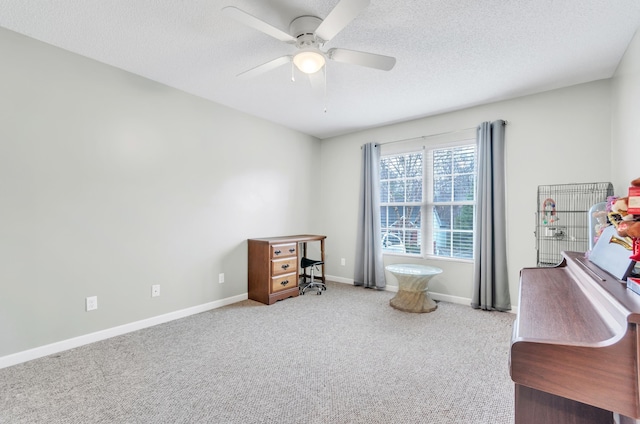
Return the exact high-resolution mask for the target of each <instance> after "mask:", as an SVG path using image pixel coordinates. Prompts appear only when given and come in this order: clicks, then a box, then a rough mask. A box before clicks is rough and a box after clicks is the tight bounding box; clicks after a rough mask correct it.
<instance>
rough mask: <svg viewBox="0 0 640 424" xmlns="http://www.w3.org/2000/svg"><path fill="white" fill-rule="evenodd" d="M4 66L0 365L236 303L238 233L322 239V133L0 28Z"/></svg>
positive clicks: (241, 279) (242, 241)
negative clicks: (155, 289)
mask: <svg viewBox="0 0 640 424" xmlns="http://www.w3.org/2000/svg"><path fill="white" fill-rule="evenodd" d="M0 57H2V65H1V66H0V119H1V122H0V340H1V342H0V357H2V356H3V355H8V354H11V353H15V352H20V351H24V350H26V349H30V348H34V347H37V346H42V345H46V344H49V343H52V342H57V341H61V340H65V339H69V338H73V337H76V336H80V335H83V334H88V333H92V332H95V331H99V330H103V329H107V328H111V327H114V326H118V325H121V324H126V323H130V322H134V321H137V320H142V319H145V318H149V317H153V316H157V315H160V314H165V313H168V312H172V311H176V310H181V309H184V308H188V307H192V306H194V305H201V304H204V303H207V302H211V301H215V300H219V299H224V298H228V297H232V296H237V295H242V294H245V296H246V293H247V271H246V270H247V246H246V239H247V238H251V237H266V236H274V235H281V234H295V233H300V232H313V231H318V230H319V229H318V227H317V226H316V225H314V223H317V222H318V219H317V216H316V215H315V213H316V212H315V210H314V209H311V208H310V207H309V205H310V204H311V200H312V198H311V195H310V194H308V192H307V190H306V188H307V187H309V186H311V185H314V184H316V185H317V184H319V176H318V174H317V173H313V171H312V167H311V166H307V165H309V164H311V163H312V161H317V158H318V157H319V154H320V141H319V140H317V139H315V138H313V137H310V136H306V135H303V134H301V133H298V132H295V131H292V130H289V129H285V128H283V127H281V126H278V125H275V124H271V123H269V122H266V121H263V120H260V119H256V118H253V117H250V116H248V115H245V114H242V113H239V112H236V111H234V110H231V109H228V108H225V107H222V106H219V105H216V104H214V103H212V102H209V101H205V100H203V99H200V98H197V97H194V96H191V95H188V94H185V93H183V92H180V91H177V90H174V89H171V88H168V87H166V86H163V85H160V84H157V83H154V82H151V81H149V80H146V79H143V78H140V77H137V76H135V75H131V74H128V73H126V72H123V71H121V70H118V69H115V68H112V67H109V66H105V65H104V64H101V63H98V62H95V61H92V60H88V59H86V58H83V57H80V56H78V55H74V54H71V53H68V52H65V51H63V50H60V49H57V48H54V47H51V46H49V45H46V44H44V43H40V42H38V41H35V40H33V39H29V38H27V37H24V36H21V35H18V34H16V33H13V32H10V31H7V30H4V29H0ZM283 158H284V159H283ZM222 272H224V273H225V280H226V281H225V283H224V284H219V283H218V274H219V273H222ZM152 284H160V285H161V296H160V297H158V298H153V299H152V298H151V296H150V295H151V285H152ZM93 295H97V296H98V306H99V308H98V310H96V311H92V312H85V310H84V301H85V297H87V296H93Z"/></svg>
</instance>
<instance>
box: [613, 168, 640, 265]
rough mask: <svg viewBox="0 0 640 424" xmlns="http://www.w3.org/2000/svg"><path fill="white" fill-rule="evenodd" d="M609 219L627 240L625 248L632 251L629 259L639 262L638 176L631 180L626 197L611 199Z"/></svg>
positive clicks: (639, 179)
mask: <svg viewBox="0 0 640 424" xmlns="http://www.w3.org/2000/svg"><path fill="white" fill-rule="evenodd" d="M609 221H610V222H611V224H612V225H614V226H615V227H616V230H617V232H618V235H619V236H620V237H624V238H625V240H626V241H628V243H629V247H627V248H628V249H629V250H632V251H633V254H632V255H631V257H630V258H629V259H631V260H633V261H636V262H640V178H636V179H635V180H633V181H631V187H629V195H628V196H627V197H621V198H617V199H613V201H612V203H611V212H610V213H609Z"/></svg>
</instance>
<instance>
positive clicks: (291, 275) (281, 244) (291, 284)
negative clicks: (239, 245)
mask: <svg viewBox="0 0 640 424" xmlns="http://www.w3.org/2000/svg"><path fill="white" fill-rule="evenodd" d="M326 238H327V237H326V236H323V235H314V234H301V235H295V236H280V237H267V238H257V239H249V240H248V245H249V246H248V252H249V287H248V289H249V290H248V291H249V299H252V300H256V301H258V302H262V303H264V304H266V305H271V304H273V303H275V302H277V301H278V300H282V299H286V298H288V297H296V296H298V294H299V291H298V281H299V280H300V277H301V276H303V275H304V270H302V274H300V273H299V266H300V260H301V259H302V258H303V257H305V256H306V255H307V243H308V242H320V259H321V260H322V262H323V263H324V241H325V239H326ZM300 245H302V255H301V254H300V249H299V247H300ZM311 259H314V258H311ZM320 266H321V267H322V276H321V277H316V279H321V280H322V282H323V283H324V282H325V277H324V264H323V265H320Z"/></svg>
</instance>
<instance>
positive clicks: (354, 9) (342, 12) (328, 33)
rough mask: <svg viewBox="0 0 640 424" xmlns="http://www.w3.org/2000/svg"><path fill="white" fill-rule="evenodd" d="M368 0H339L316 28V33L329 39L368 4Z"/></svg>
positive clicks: (325, 39) (324, 38)
mask: <svg viewBox="0 0 640 424" xmlns="http://www.w3.org/2000/svg"><path fill="white" fill-rule="evenodd" d="M369 3H370V0H340V3H338V4H337V5H336V7H334V8H333V10H332V11H331V12H329V15H328V16H327V17H326V18H325V19H324V21H322V23H321V24H320V26H318V28H317V29H316V31H315V32H316V35H317V36H318V37H320V38H322V39H323V40H324V41H329V40H331V39H332V38H333V37H335V36H336V35H337V34H338V33H339V32H340V31H342V30H343V29H344V27H346V26H347V25H348V24H349V22H351V21H352V20H353V19H354V18H355V17H356V16H358V14H359V13H360V12H362V11H363V10H364V9H366V7H367V6H369Z"/></svg>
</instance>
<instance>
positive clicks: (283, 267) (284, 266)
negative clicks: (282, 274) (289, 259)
mask: <svg viewBox="0 0 640 424" xmlns="http://www.w3.org/2000/svg"><path fill="white" fill-rule="evenodd" d="M290 266H291V265H289V264H284V265H282V269H287V268H289V267H290Z"/></svg>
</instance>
